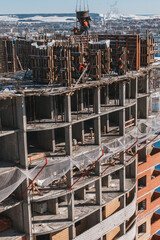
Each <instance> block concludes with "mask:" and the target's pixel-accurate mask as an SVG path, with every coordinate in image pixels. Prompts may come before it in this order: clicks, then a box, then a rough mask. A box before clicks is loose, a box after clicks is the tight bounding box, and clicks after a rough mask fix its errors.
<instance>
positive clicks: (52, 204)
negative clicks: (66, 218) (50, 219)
mask: <svg viewBox="0 0 160 240" xmlns="http://www.w3.org/2000/svg"><path fill="white" fill-rule="evenodd" d="M47 204H48V210H49V212H51V213H53V214H55V215H56V214H58V198H56V199H51V200H49V201H48V202H47Z"/></svg>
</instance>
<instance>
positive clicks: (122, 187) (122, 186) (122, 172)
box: [120, 167, 126, 192]
mask: <svg viewBox="0 0 160 240" xmlns="http://www.w3.org/2000/svg"><path fill="white" fill-rule="evenodd" d="M125 180H126V171H125V167H123V168H122V169H121V170H120V191H121V192H125V185H126V182H125Z"/></svg>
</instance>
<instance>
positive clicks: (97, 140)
mask: <svg viewBox="0 0 160 240" xmlns="http://www.w3.org/2000/svg"><path fill="white" fill-rule="evenodd" d="M94 140H95V144H96V145H101V121H100V117H97V118H95V119H94Z"/></svg>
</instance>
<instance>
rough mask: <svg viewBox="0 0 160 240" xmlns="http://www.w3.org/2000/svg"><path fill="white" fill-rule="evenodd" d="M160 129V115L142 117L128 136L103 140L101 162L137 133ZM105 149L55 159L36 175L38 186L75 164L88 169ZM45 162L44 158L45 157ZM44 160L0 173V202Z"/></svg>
mask: <svg viewBox="0 0 160 240" xmlns="http://www.w3.org/2000/svg"><path fill="white" fill-rule="evenodd" d="M159 130H160V115H158V116H157V117H154V118H151V119H149V120H147V121H143V122H141V123H139V124H138V126H137V127H136V128H135V129H133V131H131V132H130V133H129V134H127V135H126V136H125V137H121V138H119V139H115V140H114V141H113V142H110V143H108V144H103V145H102V149H104V153H105V154H104V157H103V158H101V159H100V161H101V162H106V160H108V159H109V158H111V157H113V155H115V154H116V153H119V152H123V151H125V150H126V149H128V148H129V147H131V146H132V145H133V144H134V143H135V141H136V138H137V137H138V143H137V144H139V143H142V142H144V141H145V140H146V139H148V138H150V137H153V135H154V134H155V133H156V132H158V131H159ZM102 149H100V148H99V149H98V150H97V149H95V150H93V151H91V152H86V153H83V154H81V155H79V156H76V157H73V158H66V159H65V160H64V161H60V162H54V161H53V163H51V164H49V165H47V166H46V167H45V168H44V169H43V171H42V172H41V173H40V174H39V175H38V177H37V178H36V179H35V182H36V183H37V185H39V186H48V185H49V184H51V183H52V182H53V181H56V180H59V179H61V178H62V177H63V176H65V175H66V173H67V172H68V171H69V170H70V169H71V168H73V167H74V166H76V167H77V168H78V169H79V170H80V171H83V170H85V169H86V168H87V167H88V166H90V165H92V164H93V163H94V162H95V161H96V160H97V159H98V158H99V157H100V156H101V155H102ZM44 163H45V161H44ZM44 163H41V164H39V165H38V166H36V167H35V168H34V169H31V170H22V169H19V168H13V169H12V171H8V172H5V173H4V174H1V175H0V183H1V184H0V202H2V201H3V200H5V199H6V198H7V197H8V196H9V195H10V194H11V193H13V192H14V191H15V190H16V188H17V187H18V186H20V184H21V183H22V182H23V181H24V180H25V179H26V178H29V179H31V180H33V179H34V178H35V177H36V175H37V174H38V173H39V171H40V170H41V169H42V167H43V165H44Z"/></svg>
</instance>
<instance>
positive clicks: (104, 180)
mask: <svg viewBox="0 0 160 240" xmlns="http://www.w3.org/2000/svg"><path fill="white" fill-rule="evenodd" d="M110 181H111V176H110V175H107V176H105V177H103V178H102V186H106V187H109V185H110Z"/></svg>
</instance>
